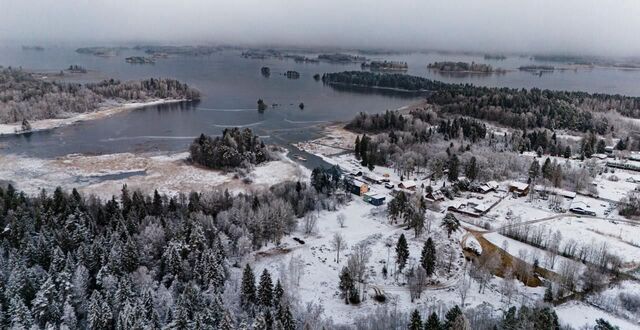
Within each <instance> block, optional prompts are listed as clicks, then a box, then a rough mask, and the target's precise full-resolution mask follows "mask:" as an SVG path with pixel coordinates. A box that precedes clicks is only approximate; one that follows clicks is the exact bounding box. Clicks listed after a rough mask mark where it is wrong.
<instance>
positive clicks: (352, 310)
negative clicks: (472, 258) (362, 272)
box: [258, 148, 640, 329]
mask: <svg viewBox="0 0 640 330" xmlns="http://www.w3.org/2000/svg"><path fill="white" fill-rule="evenodd" d="M307 151H310V152H312V153H316V154H317V155H318V156H320V157H322V158H323V159H324V160H325V161H327V162H329V163H331V164H336V165H339V166H340V167H341V168H342V169H343V170H345V171H347V172H349V173H357V172H362V173H363V175H364V176H373V177H386V178H388V179H389V180H390V183H391V184H393V185H394V187H395V188H394V189H397V187H398V184H399V183H400V182H401V177H400V175H399V174H398V173H397V172H395V171H394V169H392V168H387V167H381V166H376V167H375V169H374V170H373V171H369V170H368V169H366V168H364V167H362V166H361V165H360V164H359V162H358V161H357V160H356V159H354V156H353V154H344V153H342V154H340V155H335V152H332V151H331V150H326V149H323V148H317V149H315V150H307ZM523 157H531V158H532V156H531V155H524V156H523ZM544 158H545V157H543V159H544ZM557 161H558V162H561V163H565V162H569V163H570V165H571V166H582V165H581V162H580V161H579V160H567V159H564V158H557ZM598 162H599V165H598V166H604V162H603V161H598ZM602 168H604V167H602ZM613 174H615V175H616V176H618V178H619V180H617V181H616V180H615V178H613V180H611V179H612V178H611V175H612V173H611V172H610V171H606V173H605V172H604V171H603V173H602V174H599V175H597V177H596V180H595V183H596V185H597V188H598V192H599V198H593V197H586V196H581V195H578V196H577V197H576V198H574V199H570V198H563V199H562V200H561V203H560V204H561V205H560V208H561V209H563V210H568V209H569V208H571V207H574V206H578V205H584V206H585V207H586V209H588V210H590V211H593V212H595V213H596V216H598V217H603V218H604V217H606V218H607V219H606V220H605V219H594V218H587V217H577V216H575V215H573V214H568V215H566V216H563V214H562V213H558V211H554V210H551V207H550V203H549V201H548V200H544V199H542V198H539V197H537V198H528V197H520V198H515V197H513V196H511V194H507V195H506V196H505V193H504V192H503V191H504V190H505V189H506V186H507V185H508V182H500V183H499V185H500V187H501V191H499V192H492V193H488V194H484V195H483V194H476V193H468V192H463V193H462V196H460V197H458V198H456V199H455V200H453V201H451V200H448V199H446V200H445V201H442V202H440V203H439V204H440V208H441V209H445V208H447V207H449V206H456V205H459V204H460V203H469V202H472V203H474V204H482V203H484V202H487V203H490V202H491V203H492V202H493V200H494V199H495V201H498V203H497V204H496V205H495V206H494V207H493V208H492V209H491V210H490V211H489V212H488V213H487V214H486V215H484V216H481V217H479V218H473V217H469V216H463V215H458V214H457V215H456V216H457V217H458V218H459V219H460V220H461V221H464V222H465V223H466V224H465V226H467V227H469V228H470V230H471V229H473V230H479V231H482V230H481V229H480V228H479V227H485V228H490V229H493V230H497V229H499V228H500V227H502V226H504V225H506V224H507V223H508V216H507V214H509V216H510V217H511V219H513V218H519V221H521V222H525V221H531V222H532V223H531V224H528V226H532V227H537V226H544V227H545V228H549V229H550V230H551V231H552V232H554V233H555V232H556V230H557V231H559V232H560V233H561V235H562V241H563V242H566V241H568V240H569V239H574V240H576V241H578V242H581V243H585V244H592V245H598V244H602V243H604V242H606V243H607V245H608V246H609V247H610V252H611V253H614V254H617V255H619V256H620V257H621V258H623V260H624V261H625V262H626V266H628V267H633V266H634V265H635V266H637V265H636V264H637V263H638V261H639V260H640V248H638V247H637V246H634V245H638V241H637V240H638V237H640V231H639V230H640V227H639V226H635V225H632V224H627V223H624V222H623V221H621V220H622V217H621V216H619V215H618V214H617V211H616V210H615V203H614V202H612V201H618V200H620V199H621V198H623V197H624V196H626V194H627V192H628V191H629V190H632V189H634V188H635V187H636V185H637V184H635V183H634V182H633V181H634V180H636V179H638V180H640V175H638V174H636V173H633V172H629V171H621V170H616V171H615V173H613ZM403 179H405V180H413V181H415V182H416V184H417V190H418V191H422V189H423V187H425V186H427V185H430V186H432V187H434V188H439V187H441V186H442V185H443V183H444V184H447V183H446V182H443V181H437V182H436V181H432V180H430V179H429V178H428V177H427V175H426V174H424V173H418V174H413V175H412V176H411V177H408V178H403ZM370 188H371V190H372V191H373V192H374V193H380V194H386V195H387V201H386V202H388V201H390V200H391V199H392V197H391V196H390V195H389V194H390V191H391V190H389V189H386V188H384V186H383V185H377V184H370ZM494 195H495V196H494ZM354 198H355V200H354V201H353V202H352V203H351V204H350V205H349V206H347V208H346V209H344V210H341V211H339V212H344V213H345V214H347V215H348V216H347V218H348V219H349V220H348V221H347V223H353V222H354V221H355V222H356V223H357V224H358V228H350V227H349V225H348V227H347V228H339V227H338V226H337V224H336V222H335V217H336V215H335V214H332V213H329V212H327V213H323V214H321V215H320V226H319V233H320V234H319V235H318V236H314V237H309V238H305V240H306V241H307V244H306V245H305V246H302V247H297V248H296V249H294V250H293V251H292V252H290V253H286V254H279V255H277V256H271V257H269V258H263V259H260V260H258V268H260V267H266V268H271V269H276V268H280V269H287V266H286V265H287V264H288V263H289V260H291V258H292V257H294V256H298V255H299V256H301V257H302V258H303V259H304V260H305V261H306V268H305V273H304V275H303V277H302V280H301V285H300V288H299V292H300V299H301V300H302V301H305V302H307V301H320V302H322V303H323V305H324V306H325V314H326V315H327V316H331V317H333V318H334V319H335V320H336V321H338V322H346V323H349V321H350V320H352V319H353V318H354V315H358V314H359V313H367V312H371V311H373V310H374V308H375V307H376V305H377V304H378V303H376V302H375V301H374V300H373V299H368V300H366V301H365V302H363V303H362V304H361V305H360V306H358V307H354V306H351V305H345V304H344V302H343V301H342V300H341V299H340V297H339V291H338V288H337V285H338V274H339V271H340V269H341V267H342V266H343V265H344V263H345V262H346V255H345V256H344V259H343V257H341V263H340V265H338V264H337V263H336V262H335V251H334V250H333V249H332V247H331V245H330V240H331V237H332V235H333V232H341V233H343V235H345V237H347V241H348V242H349V244H350V246H353V245H354V244H355V243H357V242H360V241H362V240H366V241H369V242H374V243H371V244H370V246H371V248H372V250H373V256H372V258H371V260H370V261H369V267H370V269H369V271H370V279H369V283H370V285H376V286H378V287H380V288H382V289H384V290H385V291H386V292H387V293H388V294H389V295H390V296H391V297H392V298H391V301H392V302H393V303H394V304H398V305H400V306H401V307H402V308H403V309H404V310H407V309H410V308H413V306H416V305H437V304H441V305H442V304H444V305H452V304H460V297H459V295H458V292H457V291H456V289H455V287H457V286H458V283H460V281H461V279H462V276H461V275H458V276H456V277H454V278H452V279H451V280H447V279H441V282H443V283H447V284H446V285H445V286H446V288H444V289H435V287H433V288H429V289H427V291H426V292H425V293H424V294H423V297H422V298H421V299H418V300H416V302H414V303H412V302H411V301H410V299H409V297H410V296H409V290H408V288H407V286H406V285H405V286H403V285H400V284H399V283H400V281H398V282H396V281H394V280H393V279H386V280H385V279H383V278H382V277H381V275H380V270H381V268H382V265H383V264H384V263H386V262H387V261H386V257H387V255H386V254H387V251H388V248H387V246H385V244H384V242H386V241H393V244H395V242H396V241H397V237H398V235H399V233H400V232H404V233H405V235H406V236H407V238H408V239H409V245H410V250H411V256H412V258H413V257H415V256H416V254H418V253H419V251H420V247H421V242H423V241H424V236H425V235H424V234H423V235H422V236H423V237H421V238H418V239H415V238H413V234H412V232H410V231H405V230H403V229H402V228H398V227H394V226H391V225H389V224H388V220H387V219H386V218H385V217H384V216H383V214H381V213H380V211H379V209H381V208H383V209H384V208H386V206H382V207H378V208H374V207H373V206H371V205H369V204H366V203H364V202H363V201H362V200H360V198H358V197H354ZM373 210H377V211H373ZM429 215H430V216H432V217H433V218H434V219H435V220H434V223H438V222H439V221H440V220H441V218H442V216H443V213H433V212H430V213H429ZM609 219H610V220H609ZM538 221H539V222H538ZM469 223H472V224H475V225H476V226H470V225H468V224H469ZM487 224H488V225H489V227H486V226H487ZM434 227H435V231H434V232H436V233H437V232H442V230H441V229H440V228H437V225H436V226H434ZM462 235H463V234H462V233H460V234H458V235H456V239H459V238H460V237H461V236H462ZM483 235H484V237H485V238H486V239H487V240H489V241H490V242H491V243H493V244H495V245H496V246H498V247H505V248H506V250H507V252H508V253H509V254H511V255H513V256H515V257H518V258H519V257H521V256H524V259H525V261H527V262H528V263H530V264H533V263H534V260H536V259H537V261H538V264H539V266H540V267H542V268H546V269H549V270H552V271H556V272H557V271H559V268H560V265H561V264H562V263H563V261H566V262H574V261H570V260H568V259H566V258H564V257H562V256H557V257H556V258H555V263H554V265H553V266H551V265H550V264H549V262H548V256H549V254H548V253H547V251H545V250H543V249H539V248H535V247H533V246H531V245H528V244H525V243H521V242H518V241H515V240H513V239H509V238H507V237H504V236H502V235H500V234H499V233H498V232H490V233H485V234H483ZM469 238H470V237H469V236H467V238H466V240H465V245H466V246H469V245H472V246H476V245H478V246H479V243H478V242H477V241H476V240H475V239H473V238H472V237H471V239H469ZM442 241H446V237H444V240H443V238H442V237H439V238H438V242H442ZM505 241H506V242H507V243H506V244H503V242H505ZM292 244H293V243H292ZM296 244H297V243H296ZM394 246H395V245H394ZM452 248H455V249H461V247H460V246H459V245H454V246H452ZM560 249H562V245H561V246H560ZM521 251H522V252H526V253H522V252H521ZM332 253H333V254H334V255H332ZM390 255H391V265H390V269H389V270H390V271H392V267H393V257H394V255H395V253H394V251H393V248H392V250H391V252H390ZM416 260H417V259H414V260H412V261H409V264H411V263H412V262H414V263H415V262H416ZM578 264H579V263H578ZM283 265H284V266H283ZM458 265H459V267H464V263H462V261H461V262H460V263H459V264H458ZM579 269H584V266H583V265H582V264H579ZM459 274H460V273H459ZM503 282H504V280H502V279H500V278H497V277H494V278H493V279H492V280H491V281H490V283H489V285H488V288H487V289H486V291H485V292H484V294H478V293H477V292H478V289H479V288H478V283H477V282H476V281H474V280H471V289H470V291H469V292H470V293H469V297H468V298H467V300H466V304H467V307H469V306H475V305H477V304H480V303H482V302H487V303H489V304H492V305H494V306H496V307H504V301H503V299H502V298H503V297H502V296H501V294H500V288H501V285H502V283H503ZM449 283H451V284H450V285H451V286H449ZM318 287H320V288H322V289H320V290H315V289H314V288H318ZM517 287H518V291H519V294H518V295H516V296H517V298H516V302H514V303H516V304H522V303H529V302H533V301H536V300H541V298H542V294H543V291H544V287H538V288H527V287H524V285H522V283H519V282H518V283H517ZM611 294H613V293H611ZM558 313H559V314H562V315H561V320H562V321H563V322H564V323H568V324H572V325H574V326H575V327H580V326H583V325H584V324H586V323H589V324H591V325H593V324H595V323H594V322H595V319H596V318H597V317H603V318H605V319H608V320H611V321H612V322H613V323H615V324H616V325H618V326H620V327H621V329H637V328H640V327H638V326H636V325H634V324H633V323H631V322H629V321H626V320H624V319H619V318H617V317H616V316H614V315H613V314H607V312H605V311H604V310H600V309H597V308H595V307H591V306H589V305H586V304H582V303H573V304H565V305H563V306H561V307H560V310H559V312H558ZM596 316H597V317H596Z"/></svg>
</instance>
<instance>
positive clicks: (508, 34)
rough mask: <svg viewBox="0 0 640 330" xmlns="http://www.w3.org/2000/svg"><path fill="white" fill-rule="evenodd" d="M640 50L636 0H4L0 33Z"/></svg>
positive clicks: (34, 38)
mask: <svg viewBox="0 0 640 330" xmlns="http://www.w3.org/2000/svg"><path fill="white" fill-rule="evenodd" d="M2 41H4V42H6V41H14V42H26V41H30V42H42V43H44V42H66V43H82V44H87V45H98V44H100V43H107V42H108V43H117V42H138V41H155V42H165V43H194V42H198V43H231V44H255V43H259V44H281V45H304V46H342V47H375V48H394V47H395V48H397V47H402V48H412V49H415V48H418V49H446V50H472V51H483V52H504V51H507V52H537V53H588V54H597V55H623V56H640V1H639V0H615V1H610V2H608V1H602V0H600V1H595V0H537V1H536V0H438V1H431V0H415V1H410V0H385V1H376V0H318V1H310V0H228V1H222V0H0V42H2Z"/></svg>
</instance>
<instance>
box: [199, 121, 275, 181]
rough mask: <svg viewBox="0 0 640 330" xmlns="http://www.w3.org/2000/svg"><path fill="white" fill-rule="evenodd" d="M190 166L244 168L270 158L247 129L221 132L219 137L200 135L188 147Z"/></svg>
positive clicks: (260, 142)
mask: <svg viewBox="0 0 640 330" xmlns="http://www.w3.org/2000/svg"><path fill="white" fill-rule="evenodd" d="M189 154H190V159H191V161H192V162H193V163H195V164H198V165H201V166H204V167H207V168H212V169H219V170H220V169H224V170H230V169H235V168H239V167H240V168H248V167H250V166H251V165H257V164H260V163H264V162H267V161H269V160H271V159H272V158H273V157H272V156H271V154H270V153H269V150H268V149H267V146H266V145H265V144H264V142H262V141H261V140H260V137H258V136H257V135H255V134H253V132H252V131H251V129H250V128H245V129H243V130H240V129H239V128H237V127H234V128H231V129H225V130H224V131H223V132H222V136H217V137H211V136H207V135H204V134H201V135H200V136H199V137H198V138H196V139H195V140H194V141H193V143H191V146H190V147H189Z"/></svg>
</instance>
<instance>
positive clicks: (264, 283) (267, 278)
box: [258, 269, 273, 308]
mask: <svg viewBox="0 0 640 330" xmlns="http://www.w3.org/2000/svg"><path fill="white" fill-rule="evenodd" d="M258 303H259V304H260V305H261V306H262V307H264V308H269V307H271V306H272V305H273V282H272V281H271V274H269V271H268V270H266V269H265V270H263V271H262V275H260V285H259V286H258Z"/></svg>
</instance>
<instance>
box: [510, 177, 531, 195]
mask: <svg viewBox="0 0 640 330" xmlns="http://www.w3.org/2000/svg"><path fill="white" fill-rule="evenodd" d="M509 192H514V193H516V194H518V196H521V197H522V196H526V195H527V194H529V184H528V183H524V182H518V181H511V183H509Z"/></svg>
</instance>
